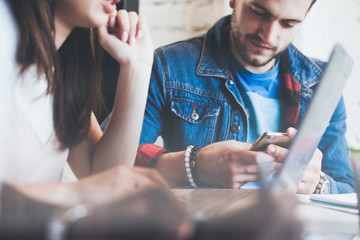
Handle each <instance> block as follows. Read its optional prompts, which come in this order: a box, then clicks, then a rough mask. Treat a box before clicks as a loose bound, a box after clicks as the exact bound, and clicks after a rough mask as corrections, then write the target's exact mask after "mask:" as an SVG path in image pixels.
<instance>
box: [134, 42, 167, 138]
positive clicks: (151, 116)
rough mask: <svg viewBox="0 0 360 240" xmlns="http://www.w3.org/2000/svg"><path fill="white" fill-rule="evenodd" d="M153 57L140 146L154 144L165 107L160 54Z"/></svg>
mask: <svg viewBox="0 0 360 240" xmlns="http://www.w3.org/2000/svg"><path fill="white" fill-rule="evenodd" d="M158 51H160V49H158V50H157V51H156V52H155V55H154V63H153V69H152V73H151V79H150V86H149V92H148V99H147V103H146V109H145V115H144V121H143V127H142V132H141V137H140V144H139V145H141V144H144V143H154V142H155V140H156V139H157V137H158V136H159V135H160V134H161V131H162V129H163V125H164V119H166V118H164V114H165V113H164V112H163V111H164V109H166V108H165V107H164V105H165V88H164V86H163V83H164V82H165V81H163V80H164V78H165V74H164V71H163V69H162V64H161V59H160V58H161V56H162V55H161V54H157V52H158Z"/></svg>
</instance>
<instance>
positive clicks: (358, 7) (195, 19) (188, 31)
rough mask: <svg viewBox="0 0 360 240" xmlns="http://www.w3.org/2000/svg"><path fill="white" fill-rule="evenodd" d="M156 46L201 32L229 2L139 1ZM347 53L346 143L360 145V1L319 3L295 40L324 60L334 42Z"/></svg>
mask: <svg viewBox="0 0 360 240" xmlns="http://www.w3.org/2000/svg"><path fill="white" fill-rule="evenodd" d="M140 13H141V14H144V15H145V16H146V17H147V20H148V23H149V25H150V29H151V33H152V36H153V40H154V45H155V46H156V47H158V46H161V45H164V44H167V43H171V42H174V41H177V40H182V39H186V38H189V37H192V36H196V35H198V34H201V33H204V32H205V31H206V30H207V29H208V28H209V27H211V26H212V25H213V24H214V23H215V22H216V20H218V19H219V18H220V17H221V16H224V15H226V14H228V13H231V9H230V8H229V6H228V0H140ZM337 42H339V43H341V44H343V45H344V47H345V48H346V49H347V50H348V52H350V54H351V56H352V58H353V59H354V62H355V65H354V68H353V71H352V74H351V77H350V79H349V82H348V84H347V86H346V88H345V90H344V97H345V103H346V107H347V112H348V120H347V124H348V134H347V137H348V140H349V141H351V142H353V141H357V142H360V94H359V92H360V82H359V79H360V1H359V0H318V1H317V3H316V4H315V5H314V7H313V9H312V11H311V12H310V14H309V16H308V17H307V19H306V21H305V22H304V25H303V28H302V30H301V31H300V33H299V35H298V37H297V39H296V40H295V42H294V43H295V44H296V46H298V47H299V48H300V49H301V50H303V51H304V52H305V53H306V54H308V55H311V56H313V57H317V58H319V59H323V60H326V59H327V58H328V56H329V54H330V51H331V48H332V47H333V45H334V44H335V43H337Z"/></svg>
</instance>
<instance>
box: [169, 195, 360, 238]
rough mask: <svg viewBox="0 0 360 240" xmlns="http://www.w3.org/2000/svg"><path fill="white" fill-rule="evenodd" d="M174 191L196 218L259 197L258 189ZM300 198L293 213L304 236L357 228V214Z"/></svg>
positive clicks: (346, 234) (337, 234)
mask: <svg viewBox="0 0 360 240" xmlns="http://www.w3.org/2000/svg"><path fill="white" fill-rule="evenodd" d="M173 192H174V193H175V195H176V196H178V197H179V198H180V199H182V200H184V201H186V202H187V203H188V204H189V212H190V215H191V216H192V218H193V219H194V220H197V221H206V220H207V219H211V218H213V217H215V216H218V215H221V214H226V213H228V212H231V211H233V210H235V209H236V210H239V209H242V208H247V207H250V206H251V205H253V204H255V203H256V202H257V201H258V200H259V198H260V191H259V190H243V189H173ZM299 199H301V200H299V203H298V204H297V205H296V207H295V208H294V214H295V216H296V218H297V219H299V220H300V222H301V223H302V225H303V229H304V239H311V240H313V239H344V240H347V239H349V240H350V239H353V237H354V236H355V235H356V234H357V233H358V232H359V217H358V215H356V214H352V213H347V212H342V211H338V210H334V209H330V208H327V207H324V206H321V205H319V204H314V203H312V202H310V201H306V200H304V197H303V196H302V197H301V198H299Z"/></svg>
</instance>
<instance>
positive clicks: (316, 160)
mask: <svg viewBox="0 0 360 240" xmlns="http://www.w3.org/2000/svg"><path fill="white" fill-rule="evenodd" d="M296 132H297V130H296V129H295V128H288V130H287V134H288V135H289V136H290V137H291V138H294V137H295V135H296ZM287 152H288V149H285V148H282V147H279V146H276V145H272V144H270V145H269V146H268V147H267V148H266V153H268V154H269V155H271V156H273V157H274V158H275V159H276V164H275V169H276V170H279V169H280V168H281V166H282V162H283V160H284V158H285V156H286V154H287ZM322 156H323V155H322V152H321V151H320V150H319V149H318V148H317V149H316V150H315V152H314V155H313V156H312V158H311V160H310V162H309V163H308V165H307V167H306V169H305V171H304V173H303V176H302V178H301V180H300V183H299V185H298V188H297V191H296V192H297V193H300V194H312V193H313V192H314V190H315V188H316V185H317V184H318V182H319V178H320V172H321V163H322Z"/></svg>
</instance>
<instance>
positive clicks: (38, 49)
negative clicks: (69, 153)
mask: <svg viewBox="0 0 360 240" xmlns="http://www.w3.org/2000/svg"><path fill="white" fill-rule="evenodd" d="M60 1H61V0H60ZM55 2H56V0H26V1H24V0H8V3H9V5H10V6H11V8H12V11H13V14H14V17H15V19H16V21H17V26H18V32H19V44H18V50H17V56H16V60H17V62H18V63H19V64H20V66H21V73H24V72H25V71H26V70H27V69H28V67H30V66H31V65H33V64H35V65H36V67H37V70H38V73H39V74H45V76H46V79H47V81H48V93H50V94H53V95H54V100H53V101H54V102H53V118H54V128H55V133H56V134H57V137H58V138H59V140H60V142H61V144H62V147H64V148H66V147H69V148H71V147H74V146H75V145H77V144H78V143H79V142H81V141H82V140H84V139H85V138H87V136H88V131H89V127H90V116H91V112H92V111H93V110H94V108H95V106H97V104H99V103H102V94H101V85H100V84H101V83H100V82H101V60H100V59H101V48H100V47H99V44H98V41H97V36H96V31H94V30H93V29H85V28H75V29H74V30H73V31H72V32H71V34H70V35H69V36H68V38H67V39H66V40H65V42H64V44H63V45H62V46H61V48H60V49H59V50H58V51H57V50H56V46H55V40H54V35H55V25H54V6H55Z"/></svg>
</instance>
